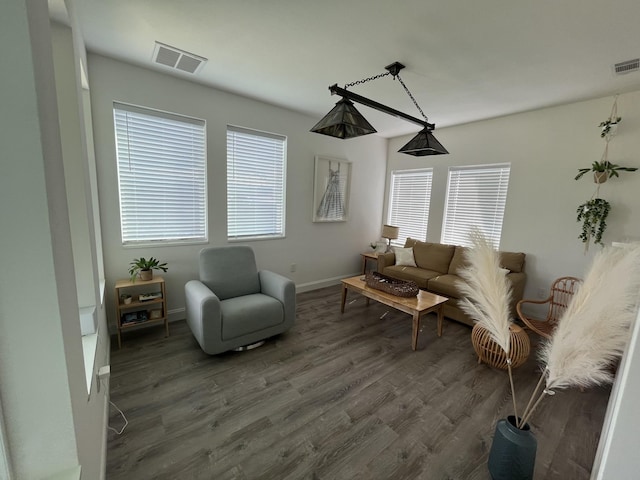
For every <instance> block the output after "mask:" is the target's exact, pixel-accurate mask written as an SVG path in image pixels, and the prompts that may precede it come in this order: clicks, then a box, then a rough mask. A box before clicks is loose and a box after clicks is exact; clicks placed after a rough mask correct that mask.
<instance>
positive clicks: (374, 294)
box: [340, 275, 449, 350]
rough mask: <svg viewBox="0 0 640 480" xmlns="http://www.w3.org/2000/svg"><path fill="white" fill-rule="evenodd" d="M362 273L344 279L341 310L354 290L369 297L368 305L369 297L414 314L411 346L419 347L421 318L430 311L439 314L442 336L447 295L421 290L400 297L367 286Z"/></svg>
mask: <svg viewBox="0 0 640 480" xmlns="http://www.w3.org/2000/svg"><path fill="white" fill-rule="evenodd" d="M363 278H364V277H363V276H362V275H358V276H356V277H350V278H345V279H344V280H342V306H341V307H340V312H341V313H344V305H345V302H346V301H347V290H353V291H354V292H358V293H360V294H361V295H364V296H365V297H367V305H368V304H369V299H370V298H371V299H373V300H375V301H377V302H380V303H382V304H384V305H387V306H388V307H391V308H395V309H396V310H400V311H401V312H404V313H408V314H409V315H411V316H413V332H412V335H411V348H412V349H413V350H415V349H416V348H417V347H418V333H419V331H420V318H421V317H422V315H424V314H426V313H429V312H436V313H437V314H438V336H439V337H441V336H442V321H443V319H444V314H443V305H444V304H445V302H446V301H447V300H449V299H448V298H447V297H441V296H440V295H436V294H434V293H430V292H425V291H424V290H420V292H419V293H418V295H417V296H415V297H398V296H396V295H391V294H390V293H386V292H383V291H382V290H376V289H374V288H370V287H368V286H367V284H366V283H365V281H364V280H363Z"/></svg>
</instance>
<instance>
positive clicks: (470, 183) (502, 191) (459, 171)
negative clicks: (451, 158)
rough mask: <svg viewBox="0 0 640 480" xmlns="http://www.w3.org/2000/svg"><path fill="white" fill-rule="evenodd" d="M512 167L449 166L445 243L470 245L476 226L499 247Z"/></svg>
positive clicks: (443, 229) (506, 165) (443, 236)
mask: <svg viewBox="0 0 640 480" xmlns="http://www.w3.org/2000/svg"><path fill="white" fill-rule="evenodd" d="M510 170H511V165H510V164H497V165H480V166H473V167H451V168H450V169H449V181H448V185H447V200H446V204H445V211H444V221H443V226H442V239H441V241H442V243H448V244H454V245H464V246H470V245H471V242H470V240H469V231H470V230H471V228H473V227H477V228H478V229H479V230H480V231H481V232H482V233H483V234H484V236H485V237H486V238H487V239H488V240H489V241H490V242H491V243H492V244H493V246H494V247H495V248H499V247H500V237H501V235H502V219H503V217H504V208H505V205H506V203H507V189H508V186H509V172H510Z"/></svg>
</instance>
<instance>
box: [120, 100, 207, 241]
mask: <svg viewBox="0 0 640 480" xmlns="http://www.w3.org/2000/svg"><path fill="white" fill-rule="evenodd" d="M118 111H120V112H128V113H132V114H138V115H144V116H148V117H152V118H154V119H155V120H154V121H156V122H161V121H162V120H163V119H164V120H167V121H170V122H176V123H182V124H183V128H185V131H186V130H188V129H189V127H185V126H186V125H191V126H192V127H193V128H191V131H192V133H193V132H196V131H198V133H201V137H198V141H197V142H196V143H197V145H198V146H197V147H196V146H194V145H195V144H194V142H191V146H192V149H191V150H190V151H188V155H186V156H185V158H186V157H188V158H191V159H194V160H193V162H192V166H193V168H192V169H191V170H187V169H185V170H182V171H180V172H181V173H182V174H183V176H184V177H185V178H188V177H189V175H191V176H192V177H193V176H194V175H195V174H198V178H199V180H198V181H197V182H188V181H186V184H187V185H189V187H190V189H191V191H192V192H194V193H193V195H192V196H191V197H187V196H181V197H177V198H178V199H177V200H176V199H174V200H173V201H171V202H169V201H167V202H166V203H164V204H163V205H164V206H165V208H167V209H170V208H173V209H177V208H180V206H181V205H180V204H181V203H182V204H188V203H191V204H192V205H195V207H194V208H195V209H194V210H193V211H192V212H194V214H193V216H194V217H197V219H198V221H197V222H194V223H193V225H192V226H191V227H186V226H185V227H184V228H185V230H184V231H186V229H188V228H191V229H192V231H194V232H197V233H199V234H196V235H188V234H187V235H185V236H171V235H165V236H161V235H158V236H157V237H156V238H137V239H129V237H128V236H127V235H126V233H125V230H126V225H125V221H126V218H125V213H124V209H125V208H128V207H127V205H125V204H126V203H127V202H132V203H135V200H127V199H123V183H125V184H126V183H127V182H123V180H124V178H123V175H122V172H121V167H122V166H123V164H124V163H125V162H128V163H129V166H130V165H131V161H132V156H131V151H132V149H133V148H132V142H131V136H130V134H129V132H128V133H127V135H129V136H128V137H127V138H125V139H124V141H125V142H126V145H127V153H126V154H123V158H121V151H120V148H121V147H120V141H121V140H122V139H120V138H119V135H118V128H119V126H118V118H117V117H118V114H119V113H118ZM113 116H114V123H113V126H114V140H115V143H116V145H115V147H116V170H117V171H116V176H117V180H118V202H119V214H120V238H121V242H122V245H123V247H125V248H137V247H141V246H169V245H185V244H205V243H208V241H209V226H208V223H209V222H208V181H207V167H208V165H207V125H206V121H205V120H203V119H199V118H195V117H189V116H186V115H181V114H177V113H172V112H166V111H162V110H157V109H153V108H149V107H142V106H138V105H131V104H127V103H123V102H117V101H114V102H113ZM149 123H150V124H149V125H147V127H148V128H151V127H152V125H151V121H150V122H149ZM140 126H141V127H144V126H145V125H144V122H140ZM121 127H122V126H121ZM121 127H120V128H121ZM126 128H127V129H128V128H129V124H128V123H127V126H126ZM170 129H171V126H170V124H169V123H168V124H167V125H166V126H164V128H162V129H158V130H155V131H153V133H151V134H150V136H149V137H144V138H142V137H141V138H142V140H141V143H143V142H144V140H146V141H147V142H151V141H153V140H154V139H153V136H154V135H156V136H158V135H160V136H162V137H163V138H165V136H164V135H163V133H164V132H165V130H170ZM158 132H160V133H158ZM184 143H185V144H186V143H188V142H186V141H185V142H184ZM165 150H166V152H163V153H165V155H167V157H161V156H159V157H158V158H161V159H162V161H164V162H166V164H167V167H166V168H167V169H169V168H176V167H181V166H183V165H184V164H183V163H181V162H178V161H174V162H173V163H174V165H171V163H172V162H171V159H170V157H171V155H172V154H171V153H169V150H170V149H169V148H168V147H167V148H165ZM150 151H151V152H153V150H144V152H145V153H141V154H139V156H144V155H145V154H146V155H147V156H149V155H150V153H149V152H150ZM173 154H174V155H175V152H174V153H173ZM158 158H154V161H157V160H158ZM138 161H139V162H140V168H141V169H142V170H144V168H145V167H146V168H147V169H148V168H151V167H153V166H154V164H153V163H152V162H150V161H144V160H143V161H140V160H138ZM156 168H157V167H156ZM141 175H144V174H142V173H141ZM172 175H173V176H174V178H175V172H172V173H166V176H167V177H170V176H172ZM156 179H157V177H156ZM164 180H167V179H164ZM152 182H153V180H152V181H149V182H147V183H144V182H141V183H139V184H138V185H137V186H136V185H135V181H133V182H132V183H131V185H133V186H134V187H135V188H139V189H143V188H145V187H146V188H151V187H152V185H151V184H152ZM184 184H185V181H184V180H183V181H182V182H176V183H167V182H166V181H165V183H164V184H162V185H161V187H157V186H153V187H154V188H164V189H165V191H166V188H167V185H169V186H172V187H173V188H174V190H173V191H174V192H177V191H182V189H183V187H184ZM124 188H127V186H126V185H125V186H124ZM196 192H197V193H196ZM145 207H146V208H147V209H149V204H147V205H145V204H144V202H142V209H143V214H144V213H145V212H144V208H145ZM148 211H149V210H147V212H148ZM131 215H132V216H134V215H135V214H133V213H132V214H131ZM174 215H175V214H174ZM175 217H176V218H179V217H178V215H175ZM181 218H184V215H181ZM181 224H182V225H184V222H175V223H169V222H167V223H166V226H168V227H171V226H174V227H175V226H181ZM137 228H138V229H139V228H140V227H137Z"/></svg>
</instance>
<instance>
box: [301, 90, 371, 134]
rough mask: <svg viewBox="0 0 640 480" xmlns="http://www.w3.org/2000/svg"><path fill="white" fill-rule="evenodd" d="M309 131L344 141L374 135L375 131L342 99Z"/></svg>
mask: <svg viewBox="0 0 640 480" xmlns="http://www.w3.org/2000/svg"><path fill="white" fill-rule="evenodd" d="M311 131H312V132H315V133H321V134H323V135H328V136H330V137H336V138H343V139H344V138H354V137H360V136H362V135H368V134H370V133H376V131H377V130H376V129H375V128H373V127H372V126H371V124H370V123H369V122H367V120H366V119H365V118H364V117H363V116H362V114H361V113H360V112H359V111H358V110H357V109H356V107H355V106H354V105H353V103H352V102H351V101H349V100H348V99H346V98H344V97H343V98H342V100H340V101H339V102H338V103H336V106H335V107H333V108H332V109H331V111H330V112H329V113H327V114H326V115H325V116H324V118H323V119H322V120H320V121H319V122H318V123H316V124H315V126H314V127H313V128H312V129H311Z"/></svg>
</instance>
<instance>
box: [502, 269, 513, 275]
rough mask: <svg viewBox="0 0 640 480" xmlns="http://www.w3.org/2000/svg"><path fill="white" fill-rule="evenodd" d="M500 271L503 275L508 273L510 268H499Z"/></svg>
mask: <svg viewBox="0 0 640 480" xmlns="http://www.w3.org/2000/svg"><path fill="white" fill-rule="evenodd" d="M500 271H501V272H502V273H503V274H504V275H508V274H509V273H511V270H509V269H508V268H501V269H500Z"/></svg>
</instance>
